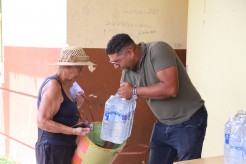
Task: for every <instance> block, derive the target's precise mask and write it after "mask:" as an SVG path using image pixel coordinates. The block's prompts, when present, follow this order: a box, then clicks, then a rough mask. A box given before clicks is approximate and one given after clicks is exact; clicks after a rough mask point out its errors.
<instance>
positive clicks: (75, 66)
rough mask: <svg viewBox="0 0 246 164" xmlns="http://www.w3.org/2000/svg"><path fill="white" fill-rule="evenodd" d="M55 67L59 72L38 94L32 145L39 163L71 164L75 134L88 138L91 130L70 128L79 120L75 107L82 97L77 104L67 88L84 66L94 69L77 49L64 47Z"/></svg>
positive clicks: (82, 97)
mask: <svg viewBox="0 0 246 164" xmlns="http://www.w3.org/2000/svg"><path fill="white" fill-rule="evenodd" d="M54 65H57V66H59V68H58V70H57V71H56V72H55V73H54V74H53V75H52V76H49V77H47V78H46V79H45V80H44V82H43V84H42V85H41V87H40V90H39V94H38V115H37V124H38V140H37V143H36V146H35V151H36V160H37V163H38V164H47V163H52V164H70V163H71V159H72V156H73V154H74V151H75V149H76V138H77V136H78V135H87V134H88V133H90V128H81V127H79V128H72V126H73V125H75V124H76V123H77V122H78V120H79V117H78V108H80V107H81V106H82V104H83V103H84V101H85V95H84V94H83V93H82V92H81V93H77V95H76V101H73V98H72V96H71V93H70V88H71V87H72V85H73V83H74V82H75V80H76V78H77V77H78V76H80V75H81V72H82V68H83V66H88V67H89V68H93V67H94V65H95V64H94V63H92V62H91V61H89V56H87V55H86V53H85V52H84V50H83V49H82V48H80V47H74V46H73V47H66V48H63V49H62V50H61V53H60V57H59V60H58V62H57V63H55V64H54Z"/></svg>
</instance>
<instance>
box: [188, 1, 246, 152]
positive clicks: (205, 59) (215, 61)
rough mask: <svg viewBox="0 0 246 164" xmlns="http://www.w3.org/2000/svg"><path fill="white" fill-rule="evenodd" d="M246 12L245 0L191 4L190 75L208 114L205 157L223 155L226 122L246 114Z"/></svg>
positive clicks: (189, 16)
mask: <svg viewBox="0 0 246 164" xmlns="http://www.w3.org/2000/svg"><path fill="white" fill-rule="evenodd" d="M245 9H246V1H245V0H189V8H188V11H189V12H188V35H187V38H188V40H187V65H188V73H189V75H190V77H191V79H192V81H193V82H194V84H195V86H196V87H197V89H198V90H199V91H200V93H201V95H202V97H203V98H204V100H205V101H206V106H207V109H208V114H209V118H208V128H207V135H206V139H205V143H204V149H203V156H204V157H206V156H215V155H222V154H223V146H224V145H223V144H224V134H223V132H224V129H223V128H224V124H225V122H226V121H227V119H228V118H229V117H230V116H232V115H234V114H235V113H236V111H237V110H238V109H245V110H246V100H245V98H246V85H245V84H246V65H245V62H246V46H245V43H246V42H245V38H246V30H245V29H246V21H245V20H246V10H245Z"/></svg>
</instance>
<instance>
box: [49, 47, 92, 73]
mask: <svg viewBox="0 0 246 164" xmlns="http://www.w3.org/2000/svg"><path fill="white" fill-rule="evenodd" d="M53 65H58V66H88V67H89V70H90V71H91V72H92V71H93V70H94V69H95V68H94V66H95V65H96V64H94V63H92V62H91V61H90V60H89V56H88V55H86V53H85V51H84V50H83V48H81V47H78V46H69V47H65V48H63V49H62V50H61V52H60V56H59V58H58V62H56V63H54V64H53Z"/></svg>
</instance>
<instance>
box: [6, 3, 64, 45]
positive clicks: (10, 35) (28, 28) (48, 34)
mask: <svg viewBox="0 0 246 164" xmlns="http://www.w3.org/2000/svg"><path fill="white" fill-rule="evenodd" d="M66 5H67V1H66V0H52V1H50V0H42V1H38V0H21V1H20V0H2V13H3V14H2V21H3V31H2V33H3V45H4V46H24V47H25V46H27V47H33V46H38V47H57V46H58V47H60V45H62V46H63V45H65V44H66V43H67V6H66Z"/></svg>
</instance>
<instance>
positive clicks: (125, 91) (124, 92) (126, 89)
mask: <svg viewBox="0 0 246 164" xmlns="http://www.w3.org/2000/svg"><path fill="white" fill-rule="evenodd" d="M132 89H133V86H132V85H131V84H130V83H128V82H123V83H121V84H120V88H119V89H118V92H117V93H118V94H119V95H120V97H122V98H125V99H131V98H132Z"/></svg>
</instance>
